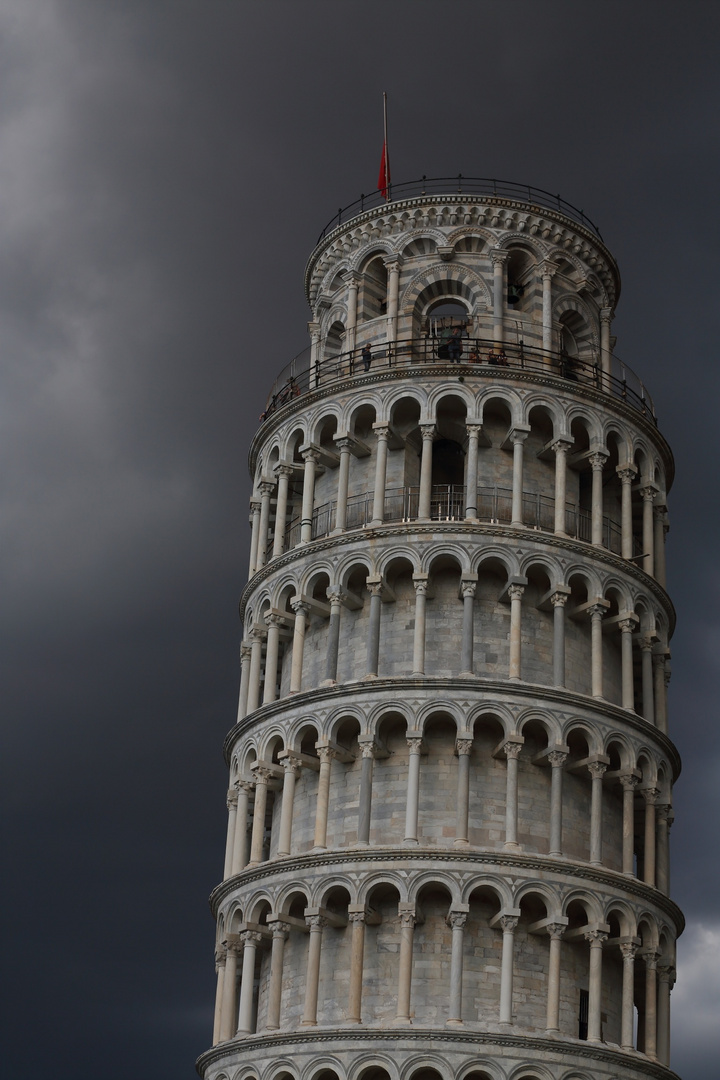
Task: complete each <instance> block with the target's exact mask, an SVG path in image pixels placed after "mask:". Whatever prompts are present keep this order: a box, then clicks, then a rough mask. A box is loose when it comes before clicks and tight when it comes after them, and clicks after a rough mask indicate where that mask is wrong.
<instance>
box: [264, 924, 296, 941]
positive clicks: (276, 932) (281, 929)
mask: <svg viewBox="0 0 720 1080" xmlns="http://www.w3.org/2000/svg"><path fill="white" fill-rule="evenodd" d="M267 924H268V926H269V928H270V930H271V931H272V936H273V941H275V940H277V939H279V940H281V941H287V939H288V937H289V936H290V927H289V926H288V924H287V923H286V922H283V921H282V919H268V920H267Z"/></svg>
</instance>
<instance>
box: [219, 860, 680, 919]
mask: <svg viewBox="0 0 720 1080" xmlns="http://www.w3.org/2000/svg"><path fill="white" fill-rule="evenodd" d="M376 863H392V864H393V866H394V867H395V868H397V867H398V864H403V867H404V869H405V872H406V873H407V872H412V871H415V872H419V871H420V870H427V869H428V868H432V869H434V868H435V867H437V866H438V865H439V864H441V863H442V864H443V865H445V864H447V863H456V864H459V866H460V868H461V870H462V871H463V872H467V868H468V866H470V867H472V868H475V867H477V868H481V867H488V866H496V867H498V868H500V869H503V870H505V872H506V873H510V874H511V873H512V872H513V871H517V870H530V871H532V872H533V874H534V875H535V876H536V877H538V878H540V877H541V876H542V878H543V880H544V881H547V880H548V877H554V875H558V877H559V878H560V881H561V883H562V884H565V885H566V884H567V883H568V881H573V882H577V881H583V882H589V883H592V884H593V885H595V886H598V885H600V886H604V887H605V888H606V889H608V890H609V891H613V892H615V891H618V890H620V891H622V892H623V893H624V895H625V896H631V897H633V898H635V899H636V900H639V901H641V902H642V903H643V904H644V905H645V906H650V907H653V908H655V909H656V910H658V911H661V912H662V913H663V914H664V915H665V916H666V917H667V918H668V919H669V920H670V921H672V922H673V924H674V925H675V928H676V937H680V935H681V934H682V932H683V930H684V929H685V917H684V915H683V913H682V911H681V910H680V908H679V907H678V906H677V904H676V903H675V902H674V900H671V899H670V897H669V896H664V895H663V893H661V892H659V891H658V890H657V889H654V888H652V887H651V886H650V885H646V884H645V883H644V882H643V881H639V880H638V879H637V878H631V877H627V876H626V875H625V874H621V873H620V872H619V871H617V870H605V869H603V868H602V867H597V866H593V865H591V864H590V863H580V862H574V861H573V860H571V859H564V858H563V859H550V858H548V857H547V856H545V855H530V854H518V855H515V854H512V853H511V852H506V851H483V850H481V849H480V848H471V849H464V848H460V849H459V848H453V849H447V850H446V849H444V848H422V847H413V848H412V852H411V853H410V852H409V850H408V848H406V847H402V846H398V847H368V848H343V849H338V850H337V851H324V852H308V853H307V854H306V855H290V856H286V857H283V858H276V859H268V860H267V861H266V862H263V863H258V864H257V865H256V866H253V867H252V868H250V869H245V870H242V871H241V872H240V873H239V874H235V876H234V877H231V878H226V879H225V881H222V882H220V884H219V885H216V887H215V888H214V889H213V891H212V892H211V893H210V897H209V903H210V910H211V911H212V913H213V916H214V917H215V918H217V915H218V910H219V907H220V904H221V903H222V902H223V900H225V899H226V898H227V897H228V896H230V895H231V894H233V893H234V892H236V891H237V890H238V889H240V888H245V887H246V886H249V885H254V884H256V883H258V882H262V881H264V880H267V878H268V877H278V876H279V875H281V874H288V875H289V876H290V877H294V876H297V875H302V874H303V873H307V871H308V869H310V868H317V869H321V870H322V869H332V868H333V867H337V866H338V865H343V866H345V867H347V865H348V864H352V867H353V870H354V871H357V869H358V868H359V867H360V866H363V865H367V864H370V865H372V864H376Z"/></svg>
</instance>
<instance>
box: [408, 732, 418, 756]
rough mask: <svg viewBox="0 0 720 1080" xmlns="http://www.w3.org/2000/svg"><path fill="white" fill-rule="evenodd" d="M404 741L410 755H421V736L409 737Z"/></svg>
mask: <svg viewBox="0 0 720 1080" xmlns="http://www.w3.org/2000/svg"><path fill="white" fill-rule="evenodd" d="M405 741H406V742H407V744H408V749H409V751H410V753H411V754H420V753H422V735H409V736H408V737H407V739H406V740H405Z"/></svg>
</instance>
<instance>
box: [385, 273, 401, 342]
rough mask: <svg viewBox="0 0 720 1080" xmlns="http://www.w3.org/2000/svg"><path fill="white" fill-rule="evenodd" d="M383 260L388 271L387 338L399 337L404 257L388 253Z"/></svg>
mask: <svg viewBox="0 0 720 1080" xmlns="http://www.w3.org/2000/svg"><path fill="white" fill-rule="evenodd" d="M383 262H384V263H385V267H386V269H387V273H388V283H387V340H388V341H395V340H396V339H397V320H398V295H399V283H400V268H401V266H402V257H401V256H400V255H387V256H386V257H385V258H384V259H383Z"/></svg>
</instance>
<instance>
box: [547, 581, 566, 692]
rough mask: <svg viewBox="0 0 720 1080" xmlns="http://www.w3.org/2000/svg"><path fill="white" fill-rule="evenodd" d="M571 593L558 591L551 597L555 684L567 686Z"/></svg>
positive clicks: (563, 590)
mask: <svg viewBox="0 0 720 1080" xmlns="http://www.w3.org/2000/svg"><path fill="white" fill-rule="evenodd" d="M568 597H569V591H566V590H565V589H562V590H559V589H558V590H556V591H555V592H554V593H552V594H551V596H550V603H551V604H552V609H553V682H554V684H555V686H565V605H566V604H567V602H568Z"/></svg>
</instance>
